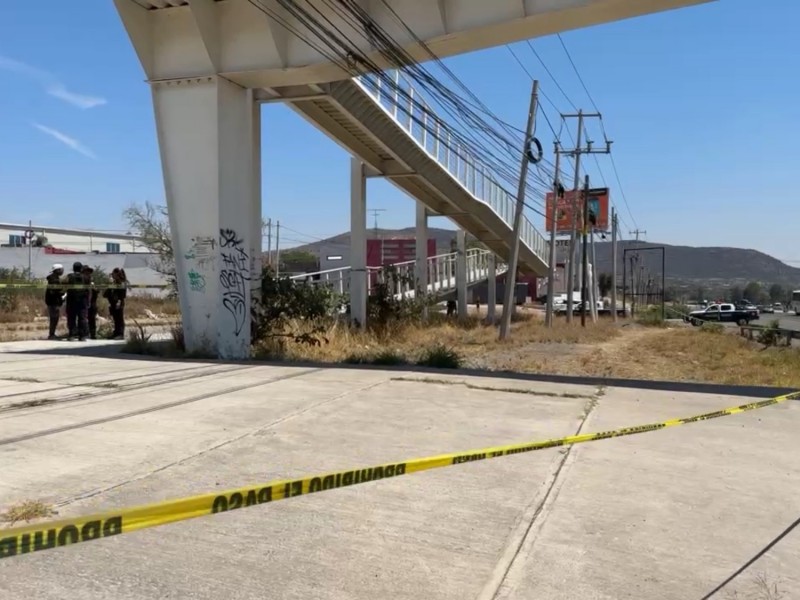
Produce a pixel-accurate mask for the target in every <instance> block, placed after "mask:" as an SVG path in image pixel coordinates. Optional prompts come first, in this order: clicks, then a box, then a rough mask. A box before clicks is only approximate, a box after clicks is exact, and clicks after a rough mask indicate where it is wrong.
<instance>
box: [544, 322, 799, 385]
mask: <svg viewBox="0 0 800 600" xmlns="http://www.w3.org/2000/svg"><path fill="white" fill-rule="evenodd" d="M539 368H540V369H542V370H545V371H547V372H552V373H559V374H564V375H589V376H597V377H621V378H630V379H653V380H662V381H695V382H705V383H721V384H732V385H765V386H775V387H798V388H800V350H798V349H797V348H767V349H762V347H761V346H759V345H758V344H755V343H753V342H748V341H746V340H744V339H743V338H741V337H739V336H736V335H732V334H728V333H708V332H705V331H701V330H698V329H690V328H683V327H680V328H675V329H653V328H642V329H636V328H625V331H624V332H623V334H622V335H621V336H620V337H619V338H618V339H616V340H613V341H611V342H607V343H602V344H598V345H597V346H595V347H594V348H592V349H591V351H587V352H580V353H572V354H570V355H568V356H561V357H558V358H557V359H553V360H545V361H544V362H543V364H540V365H539Z"/></svg>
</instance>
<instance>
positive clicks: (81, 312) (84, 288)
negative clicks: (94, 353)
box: [44, 262, 128, 341]
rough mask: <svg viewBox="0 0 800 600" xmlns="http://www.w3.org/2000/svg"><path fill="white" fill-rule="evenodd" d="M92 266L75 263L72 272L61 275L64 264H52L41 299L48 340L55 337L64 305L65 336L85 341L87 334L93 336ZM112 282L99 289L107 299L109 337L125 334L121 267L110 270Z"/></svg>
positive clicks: (124, 281) (94, 289) (95, 295)
mask: <svg viewBox="0 0 800 600" xmlns="http://www.w3.org/2000/svg"><path fill="white" fill-rule="evenodd" d="M93 272H94V269H92V267H90V266H89V265H84V264H82V263H79V262H76V263H74V264H73V265H72V273H70V274H69V275H67V276H66V277H64V266H63V265H60V264H54V265H53V269H52V270H51V271H50V274H49V275H48V276H47V289H46V291H45V293H44V302H45V304H46V305H47V313H48V316H49V318H50V334H49V336H48V339H50V340H55V339H58V336H56V327H58V322H59V319H60V317H61V307H62V306H64V305H65V304H66V313H67V315H66V316H67V339H68V340H74V339H76V338H77V339H78V340H80V341H85V340H86V338H87V337H89V338H91V339H93V340H94V339H97V298H98V296H99V295H100V290H99V288H98V287H96V286H95V284H94V281H92V273H93ZM111 280H112V285H111V286H109V287H106V288H105V290H104V291H103V297H104V298H105V299H106V300H108V309H109V313H110V316H111V318H112V320H113V321H114V332H113V334H112V338H114V339H123V338H124V337H125V297H126V295H127V289H126V288H127V285H128V278H127V276H126V275H125V269H114V270H113V271H111Z"/></svg>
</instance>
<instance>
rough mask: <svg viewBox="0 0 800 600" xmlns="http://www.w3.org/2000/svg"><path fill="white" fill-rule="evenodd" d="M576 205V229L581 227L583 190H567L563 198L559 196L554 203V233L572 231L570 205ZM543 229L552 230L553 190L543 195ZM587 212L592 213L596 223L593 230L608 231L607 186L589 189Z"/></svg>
mask: <svg viewBox="0 0 800 600" xmlns="http://www.w3.org/2000/svg"><path fill="white" fill-rule="evenodd" d="M573 206H576V207H577V215H578V219H577V227H578V231H580V230H581V228H582V227H583V222H582V221H581V218H580V215H581V213H582V212H583V190H579V191H578V192H575V191H574V190H569V191H567V192H565V193H564V197H563V198H559V199H558V202H557V203H556V233H568V232H570V231H572V207H573ZM545 209H546V211H545V212H546V214H547V217H546V218H545V229H546V230H547V231H552V229H553V227H552V219H551V217H550V216H551V215H552V214H553V192H548V193H547V196H545ZM589 213H590V214H591V213H594V215H595V217H596V219H597V224H596V225H595V226H594V229H595V231H608V188H591V189H590V190H589Z"/></svg>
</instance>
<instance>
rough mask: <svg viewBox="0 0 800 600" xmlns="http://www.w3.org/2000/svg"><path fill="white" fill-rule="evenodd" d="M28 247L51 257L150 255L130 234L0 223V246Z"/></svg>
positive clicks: (139, 240)
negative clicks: (75, 253)
mask: <svg viewBox="0 0 800 600" xmlns="http://www.w3.org/2000/svg"><path fill="white" fill-rule="evenodd" d="M28 246H32V247H34V248H44V249H46V250H47V251H49V252H50V253H54V254H58V253H60V252H62V251H66V252H85V253H102V254H105V253H109V254H119V253H131V252H145V253H146V252H149V250H148V249H147V248H146V247H145V246H144V244H143V243H142V239H141V238H140V237H138V236H135V235H132V234H130V233H114V232H109V231H95V230H91V229H68V228H64V227H49V226H43V225H24V224H19V223H0V247H2V248H26V247H28Z"/></svg>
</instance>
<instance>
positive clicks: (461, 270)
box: [456, 229, 467, 320]
mask: <svg viewBox="0 0 800 600" xmlns="http://www.w3.org/2000/svg"><path fill="white" fill-rule="evenodd" d="M456 252H457V253H458V254H456V299H457V302H458V318H459V319H462V320H463V319H466V318H467V232H466V231H464V230H463V229H459V230H458V232H457V233H456Z"/></svg>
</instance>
